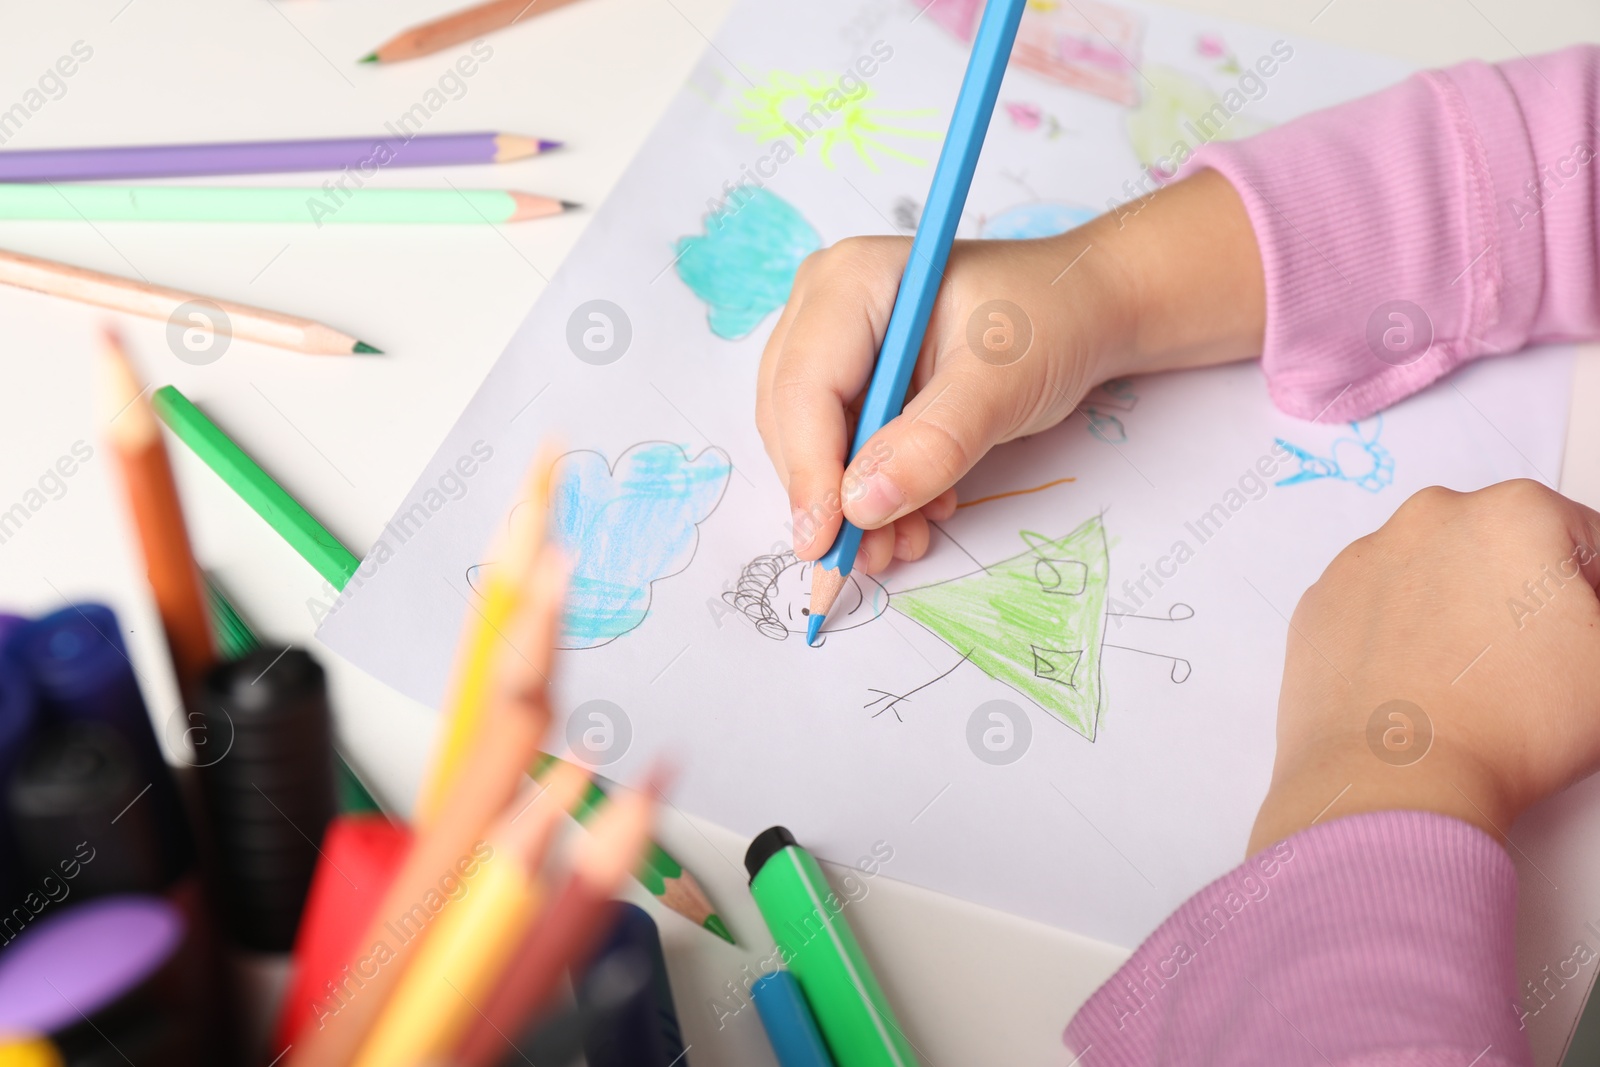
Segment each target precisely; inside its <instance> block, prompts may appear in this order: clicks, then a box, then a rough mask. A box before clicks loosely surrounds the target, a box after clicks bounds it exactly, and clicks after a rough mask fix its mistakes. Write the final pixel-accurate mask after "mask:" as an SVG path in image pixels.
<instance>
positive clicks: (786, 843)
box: [744, 826, 800, 882]
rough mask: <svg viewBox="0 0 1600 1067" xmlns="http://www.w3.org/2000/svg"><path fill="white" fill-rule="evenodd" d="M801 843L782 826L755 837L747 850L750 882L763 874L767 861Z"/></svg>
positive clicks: (769, 829) (745, 864)
mask: <svg viewBox="0 0 1600 1067" xmlns="http://www.w3.org/2000/svg"><path fill="white" fill-rule="evenodd" d="M799 844H800V842H798V841H796V840H795V839H794V835H793V834H791V833H790V832H789V831H788V830H787V829H785V828H784V827H782V826H773V827H769V828H767V829H765V830H763V831H761V832H760V833H759V834H757V835H756V836H755V840H753V841H751V842H750V847H749V848H748V849H746V850H745V854H744V869H745V871H747V872H748V873H749V875H750V880H751V881H752V882H753V881H755V880H756V875H758V874H760V873H761V868H762V867H765V866H766V864H767V861H768V860H770V859H771V858H772V857H773V856H776V855H777V854H778V853H780V852H782V851H783V850H784V849H786V848H793V847H795V846H797V845H799Z"/></svg>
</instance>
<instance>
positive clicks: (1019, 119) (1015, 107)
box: [1006, 104, 1044, 130]
mask: <svg viewBox="0 0 1600 1067" xmlns="http://www.w3.org/2000/svg"><path fill="white" fill-rule="evenodd" d="M1006 114H1007V115H1010V116H1011V124H1012V125H1013V126H1015V127H1016V128H1017V129H1019V130H1037V129H1038V128H1039V123H1040V122H1042V121H1043V120H1044V112H1042V111H1040V110H1039V106H1038V105H1037V104H1007V105H1006Z"/></svg>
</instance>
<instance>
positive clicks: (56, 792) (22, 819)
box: [8, 722, 168, 897]
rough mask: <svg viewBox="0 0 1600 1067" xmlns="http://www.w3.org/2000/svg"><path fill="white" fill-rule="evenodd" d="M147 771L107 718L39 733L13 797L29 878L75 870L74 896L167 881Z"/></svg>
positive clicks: (17, 775)
mask: <svg viewBox="0 0 1600 1067" xmlns="http://www.w3.org/2000/svg"><path fill="white" fill-rule="evenodd" d="M142 770H143V769H142V768H141V767H140V766H139V761H138V759H137V758H136V757H135V756H134V753H133V751H132V747H131V746H130V745H129V744H128V743H127V741H126V740H124V739H123V738H122V736H121V735H120V734H118V733H117V731H116V730H114V729H112V728H111V727H109V726H107V725H106V724H104V723H98V722H77V723H63V724H61V725H58V726H54V727H50V728H47V729H45V730H43V731H41V732H40V733H39V734H38V735H36V736H35V738H34V739H33V742H32V743H31V744H30V745H29V747H28V751H27V753H26V754H25V755H24V756H23V759H22V762H21V764H20V765H18V767H17V768H16V771H15V772H14V773H13V774H12V776H11V782H10V789H9V797H8V800H9V808H10V811H11V822H12V826H13V828H14V829H15V831H16V835H17V843H18V847H19V851H20V852H21V854H22V856H21V858H22V862H23V865H24V867H25V868H26V869H27V871H26V873H27V877H28V879H29V881H30V882H39V881H40V880H42V879H43V878H44V876H46V875H52V874H53V875H57V876H58V877H59V876H60V874H61V873H62V872H63V871H64V870H67V869H68V868H69V867H70V868H76V869H77V874H76V875H75V876H74V877H75V881H74V882H73V885H72V892H73V894H74V895H75V896H76V895H79V894H81V895H83V896H86V897H89V896H99V895H102V894H106V893H159V892H160V891H161V890H162V888H163V887H164V886H165V885H166V884H167V881H168V879H167V877H166V873H165V871H164V870H163V869H162V868H163V865H162V862H161V848H160V845H159V843H158V842H159V841H160V833H159V831H158V830H157V819H156V811H155V806H154V804H153V803H152V802H151V801H152V798H151V797H148V796H145V795H144V794H145V793H146V792H147V791H148V790H149V789H150V779H148V778H146V777H144V775H143V773H142ZM80 844H82V845H83V846H85V849H84V850H80V848H79V846H80ZM88 850H92V851H88ZM85 851H87V855H88V856H89V857H92V861H89V860H85ZM75 860H84V862H82V863H81V864H79V863H77V862H75ZM62 864H67V865H68V866H67V867H63V866H62Z"/></svg>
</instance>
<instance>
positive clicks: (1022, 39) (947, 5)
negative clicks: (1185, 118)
mask: <svg viewBox="0 0 1600 1067" xmlns="http://www.w3.org/2000/svg"><path fill="white" fill-rule="evenodd" d="M911 2H912V3H913V4H915V5H916V6H917V7H918V8H921V9H922V10H924V11H926V13H927V15H928V17H929V18H931V19H932V20H933V21H934V22H935V23H937V24H938V25H940V26H942V27H944V29H945V30H946V31H948V32H949V33H950V34H951V35H952V36H954V37H955V38H956V39H957V40H960V41H963V42H968V43H970V42H971V40H972V35H973V33H974V32H976V30H977V26H978V16H979V15H980V14H981V13H982V12H983V0H911ZM1143 36H1144V27H1143V26H1142V25H1141V23H1140V21H1139V17H1138V16H1137V15H1135V14H1134V13H1133V12H1131V11H1126V10H1124V9H1122V8H1120V7H1114V6H1112V5H1110V4H1106V3H1100V2H1098V0H1073V2H1072V3H1070V4H1069V3H1065V2H1057V0H1039V2H1037V3H1030V4H1029V5H1028V8H1027V10H1026V11H1024V12H1023V15H1022V25H1021V27H1020V28H1019V29H1018V30H1017V43H1016V47H1015V48H1013V49H1012V51H1011V60H1012V62H1013V63H1015V64H1016V65H1017V66H1019V67H1022V68H1024V69H1026V70H1031V71H1033V72H1034V73H1036V74H1041V75H1043V76H1044V77H1046V78H1049V79H1050V80H1051V81H1056V82H1060V83H1061V84H1062V85H1065V86H1068V87H1069V88H1073V89H1079V90H1082V91H1083V92H1086V93H1092V94H1094V95H1095V96H1099V97H1103V98H1104V99H1106V100H1110V101H1112V102H1113V103H1118V104H1123V105H1126V106H1128V107H1132V106H1134V105H1135V104H1137V103H1138V102H1139V82H1138V76H1137V73H1136V71H1135V70H1134V67H1135V65H1136V64H1137V63H1138V62H1139V52H1140V43H1141V41H1142V39H1143Z"/></svg>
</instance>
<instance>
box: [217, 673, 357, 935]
mask: <svg viewBox="0 0 1600 1067" xmlns="http://www.w3.org/2000/svg"><path fill="white" fill-rule="evenodd" d="M200 711H201V714H202V716H203V726H204V731H205V739H206V744H207V745H208V746H215V748H216V752H217V753H218V755H217V756H216V758H215V759H214V760H212V761H211V762H205V763H203V764H202V766H201V768H200V779H201V784H202V785H203V786H204V787H205V795H206V806H207V809H208V810H209V812H210V815H211V820H210V821H211V828H212V831H213V832H214V833H215V835H216V844H217V849H216V851H217V856H218V859H219V865H220V867H221V882H222V885H223V888H224V890H225V894H224V898H223V899H224V912H225V914H226V917H227V919H228V926H229V928H230V929H231V931H232V933H233V937H234V940H235V941H237V942H238V943H239V944H241V945H244V946H245V947H247V948H252V949H256V950H259V951H265V952H284V951H288V949H289V948H290V946H291V945H292V944H293V941H294V933H295V928H296V926H297V925H298V923H299V919H300V910H301V907H302V906H303V904H304V902H305V896H306V892H307V890H308V889H309V887H310V885H311V878H312V872H313V871H314V870H315V868H316V865H317V859H318V852H317V845H318V843H319V842H320V841H321V840H322V835H323V832H324V831H325V830H326V829H327V826H328V823H329V821H331V820H332V819H333V817H334V815H335V814H336V813H337V810H338V801H337V796H336V794H335V791H334V782H335V779H334V756H333V718H332V715H331V714H330V713H329V709H328V690H327V679H326V676H325V675H324V674H323V670H322V667H321V666H320V665H318V663H317V661H316V660H315V659H313V658H312V657H311V655H310V654H309V653H307V652H305V651H304V650H303V649H297V648H291V649H284V648H282V647H279V648H270V647H262V648H258V649H255V650H254V651H252V652H250V653H248V654H247V655H245V656H244V657H243V658H241V659H237V660H233V661H230V662H227V663H222V664H219V665H217V666H216V667H214V668H213V669H212V670H211V671H210V673H208V674H207V675H206V677H205V681H204V684H203V686H202V690H201V695H200Z"/></svg>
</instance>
